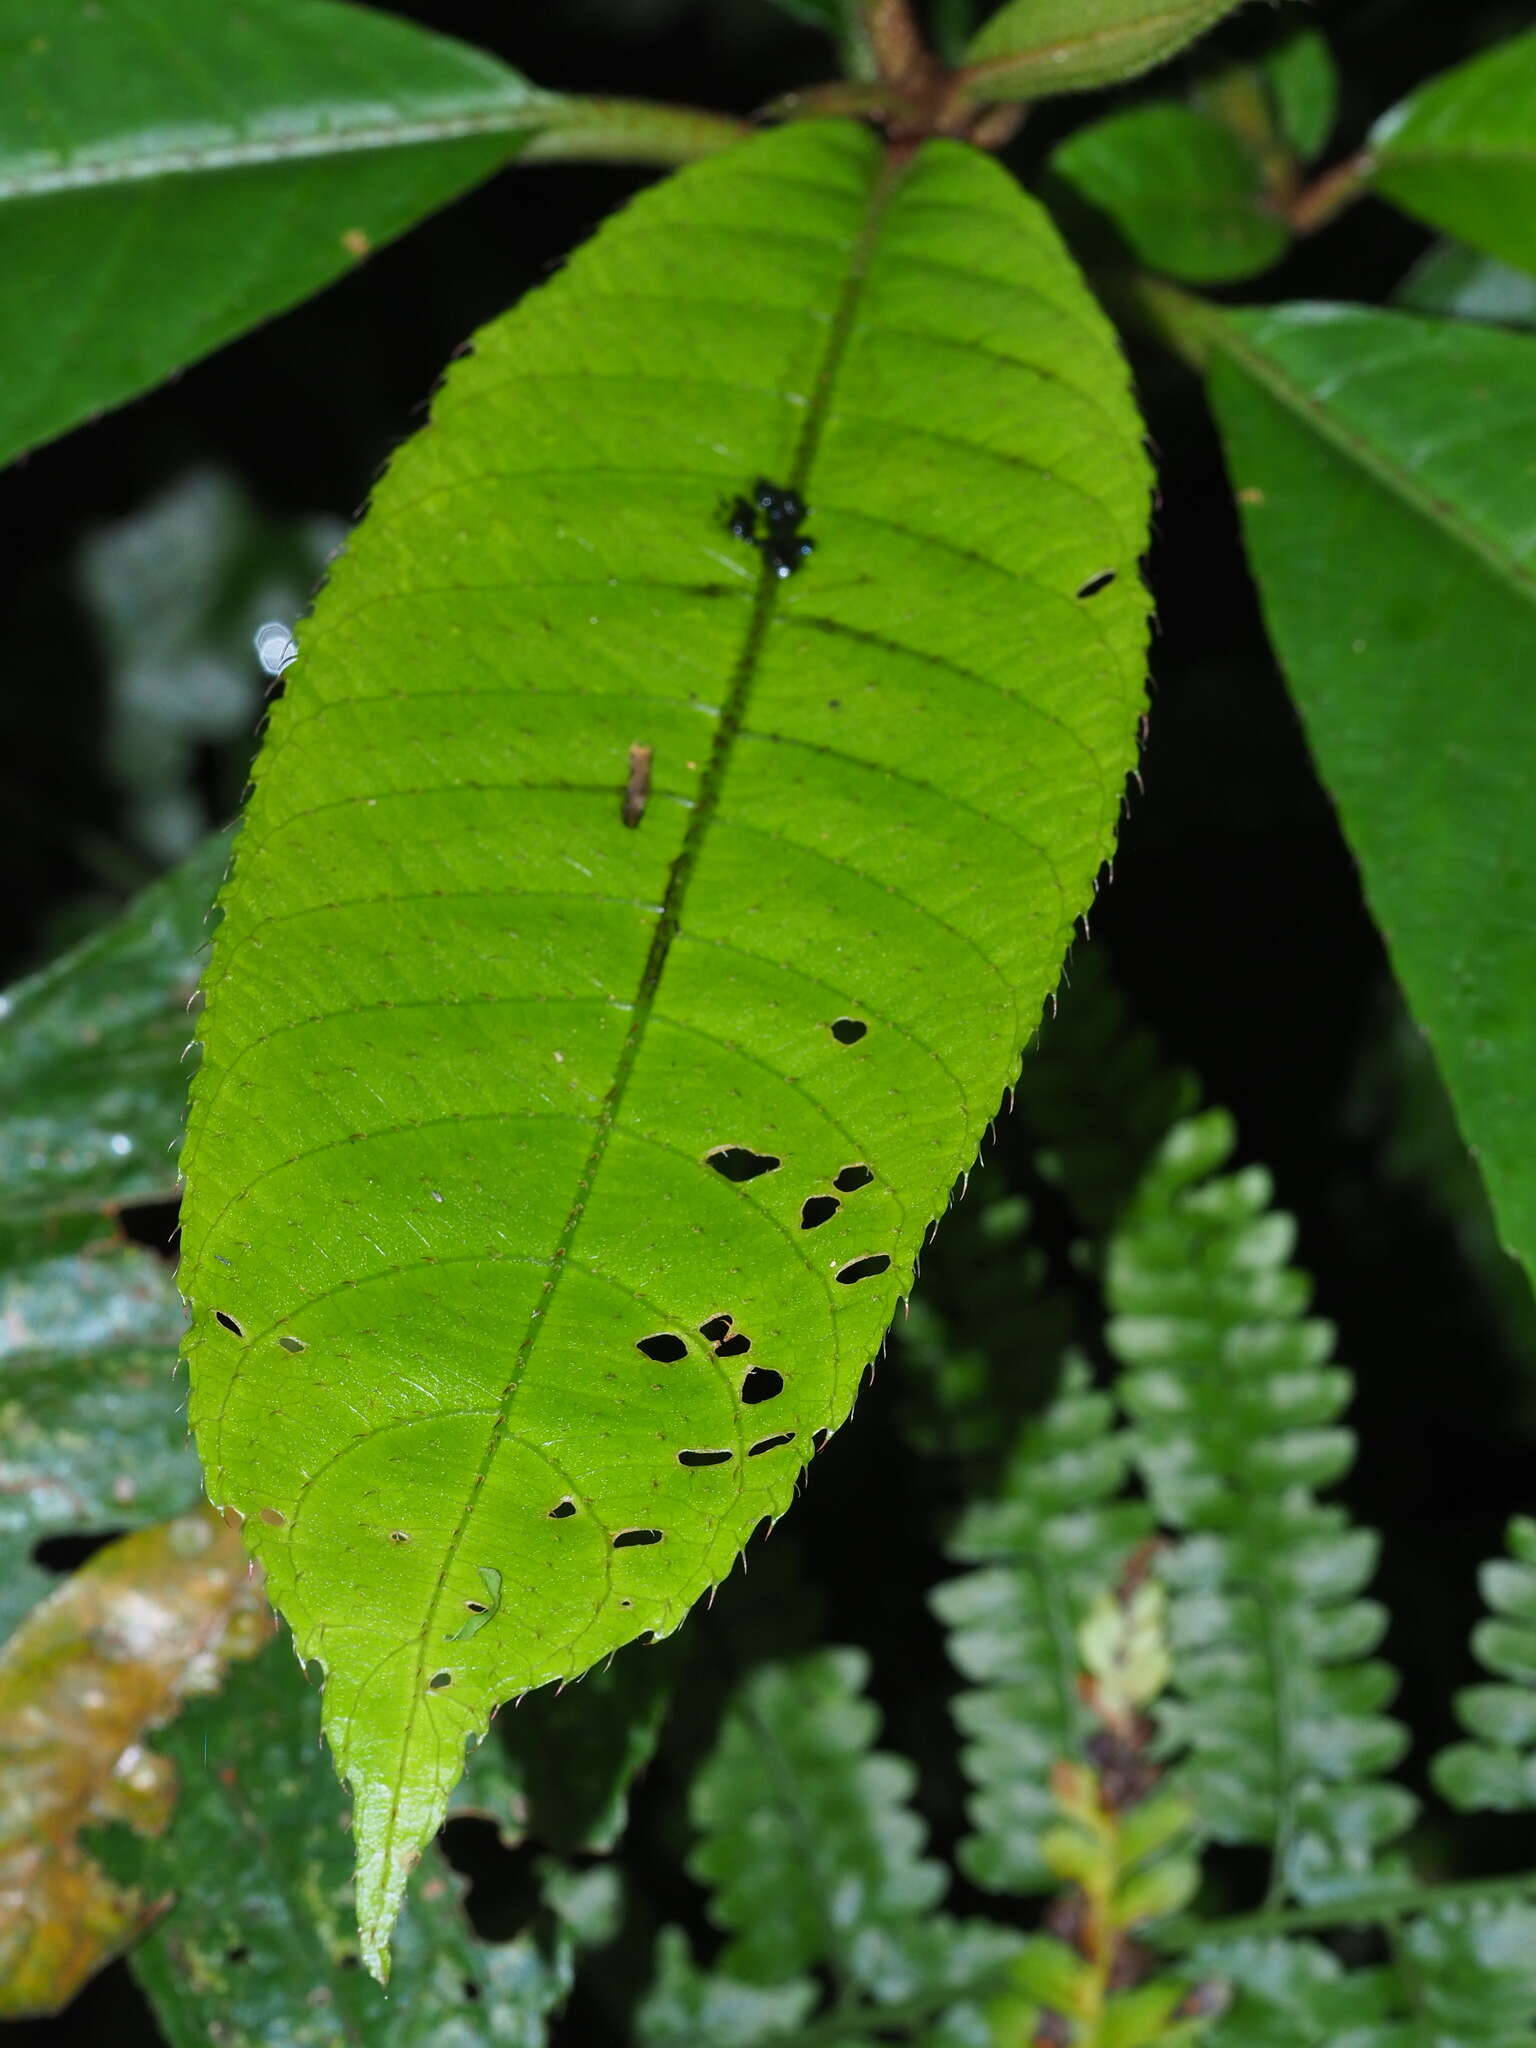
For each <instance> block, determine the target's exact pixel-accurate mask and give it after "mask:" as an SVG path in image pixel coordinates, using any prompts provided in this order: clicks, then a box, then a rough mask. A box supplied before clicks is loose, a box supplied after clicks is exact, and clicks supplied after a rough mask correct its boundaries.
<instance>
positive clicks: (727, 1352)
mask: <svg viewBox="0 0 1536 2048" xmlns="http://www.w3.org/2000/svg"><path fill="white" fill-rule="evenodd" d="M751 1349H752V1339H751V1338H750V1337H749V1336H748V1335H747V1333H746V1331H745V1330H738V1331H737V1332H736V1334H735V1336H734V1337H727V1338H726V1339H725V1341H724V1343H723V1344H717V1345H716V1346H715V1356H716V1358H740V1357H741V1356H742V1355H743V1353H745V1352H748V1351H750V1350H751Z"/></svg>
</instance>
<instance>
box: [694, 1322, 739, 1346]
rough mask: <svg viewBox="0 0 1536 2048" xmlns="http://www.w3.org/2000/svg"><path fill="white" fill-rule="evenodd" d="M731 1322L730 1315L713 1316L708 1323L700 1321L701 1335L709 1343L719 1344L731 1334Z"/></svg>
mask: <svg viewBox="0 0 1536 2048" xmlns="http://www.w3.org/2000/svg"><path fill="white" fill-rule="evenodd" d="M731 1322H732V1318H731V1317H730V1316H724V1315H721V1316H711V1317H710V1319H709V1321H708V1322H707V1323H700V1325H699V1335H700V1336H701V1337H702V1338H704V1339H705V1341H706V1342H707V1343H710V1344H718V1343H720V1342H721V1341H722V1340H723V1339H724V1338H726V1337H729V1335H730V1334H731Z"/></svg>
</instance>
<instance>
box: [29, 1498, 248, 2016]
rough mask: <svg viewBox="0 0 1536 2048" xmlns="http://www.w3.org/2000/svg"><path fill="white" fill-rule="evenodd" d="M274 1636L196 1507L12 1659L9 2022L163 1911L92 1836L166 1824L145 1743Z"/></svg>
mask: <svg viewBox="0 0 1536 2048" xmlns="http://www.w3.org/2000/svg"><path fill="white" fill-rule="evenodd" d="M268 1633H269V1623H268V1609H267V1605H266V1602H265V1601H264V1600H263V1598H262V1596H261V1592H260V1588H259V1585H258V1583H257V1582H256V1581H255V1580H254V1579H253V1577H252V1576H251V1573H250V1571H249V1570H248V1568H247V1562H246V1557H245V1552H244V1550H243V1548H242V1546H241V1543H240V1538H239V1535H238V1534H237V1532H236V1531H235V1530H233V1529H230V1528H226V1527H225V1525H224V1524H223V1523H222V1522H220V1521H219V1520H218V1519H217V1518H216V1517H215V1516H214V1515H212V1514H211V1513H210V1512H208V1511H207V1510H206V1509H198V1510H197V1511H196V1512H195V1513H193V1514H189V1515H181V1516H178V1517H177V1519H176V1520H175V1521H171V1522H162V1523H160V1524H158V1525H157V1526H156V1527H154V1528H151V1529H142V1530H139V1531H138V1532H136V1533H135V1534H134V1535H131V1536H124V1537H121V1538H120V1539H119V1540H118V1541H117V1542H116V1543H111V1544H108V1545H107V1546H106V1547H105V1548H104V1549H102V1550H100V1551H98V1552H97V1553H96V1555H95V1556H94V1557H93V1558H92V1559H91V1560H90V1562H89V1563H88V1564H86V1565H84V1566H83V1567H82V1568H81V1570H79V1571H78V1572H76V1573H75V1574H74V1576H73V1577H72V1578H70V1579H69V1580H67V1581H66V1582H65V1584H64V1585H62V1586H61V1587H60V1588H59V1590H58V1592H56V1593H55V1594H53V1595H52V1596H51V1597H50V1598H49V1599H47V1600H45V1601H44V1602H43V1603H42V1605H41V1606H39V1607H37V1608H35V1609H34V1610H33V1611H32V1613H31V1614H29V1615H28V1616H27V1618H26V1620H25V1621H24V1622H23V1623H22V1624H21V1626H20V1628H18V1629H17V1631H16V1633H15V1634H14V1635H13V1636H12V1637H11V1639H10V1641H9V1642H8V1643H7V1644H6V1645H5V1647H4V1649H3V1650H0V2018H5V2019H16V2018H22V2017H25V2016H28V2015H32V2014H44V2013H51V2012H57V2011H58V2010H59V2009H60V2008H61V2007H62V2006H64V2005H66V2004H67V2003H68V2002H69V2000H70V1999H71V1998H72V1997H73V1996H74V1994H75V1993H76V1991H78V1990H79V1988H80V1986H81V1985H82V1984H83V1983H84V1982H85V1980H86V1978H87V1977H89V1976H90V1975H91V1973H92V1972H93V1971H95V1970H96V1969H98V1968H100V1966H101V1965H102V1963H104V1962H105V1961H107V1959H108V1958H109V1957H110V1956H111V1955H113V1954H114V1953H115V1952H116V1951H117V1950H119V1949H120V1948H122V1947H123V1946H125V1944H126V1943H128V1942H129V1941H131V1940H132V1939H133V1938H134V1937H135V1936H136V1935H137V1934H139V1933H140V1932H141V1931H142V1930H143V1928H144V1927H145V1926H146V1924H147V1923H148V1921H149V1920H150V1919H151V1918H152V1917H153V1914H154V1911H155V1907H154V1904H153V1903H152V1902H148V1901H146V1900H144V1899H143V1898H141V1897H140V1896H139V1895H138V1894H137V1893H135V1892H131V1891H126V1890H124V1889H123V1888H122V1887H120V1886H118V1885H116V1884H114V1883H113V1882H112V1880H111V1879H110V1878H109V1877H108V1876H107V1874H106V1872H105V1871H104V1870H103V1869H102V1868H101V1866H100V1865H99V1864H98V1863H96V1862H94V1861H93V1860H92V1858H91V1857H90V1856H88V1855H87V1854H86V1851H85V1849H84V1847H83V1845H82V1844H81V1841H80V1839H79V1836H80V1830H81V1829H82V1828H83V1827H86V1826H87V1825H90V1824H93V1823H96V1824H99V1823H101V1822H105V1821H126V1822H127V1823H128V1825H129V1826H130V1827H133V1828H136V1829H138V1831H139V1832H140V1833H141V1834H156V1833H158V1832H159V1831H160V1830H161V1829H162V1828H163V1827H164V1826H165V1824H166V1822H167V1821H168V1820H169V1818H170V1814H171V1808H172V1806H173V1805H174V1803H175V1797H176V1778H175V1772H174V1771H173V1770H172V1768H171V1766H170V1765H169V1764H168V1763H167V1762H166V1761H165V1759H164V1758H163V1757H160V1756H157V1755H156V1754H155V1753H154V1752H153V1751H152V1750H150V1749H149V1748H148V1747H147V1746H146V1743H145V1737H146V1736H147V1735H148V1734H149V1732H150V1730H151V1729H154V1728H158V1727H160V1726H162V1725H163V1723H165V1722H166V1721H169V1720H170V1719H171V1718H172V1717H173V1716H174V1715H175V1714H176V1712H177V1711H178V1709H179V1707H180V1705H181V1702H182V1701H183V1700H184V1699H185V1698H186V1697H187V1696H188V1695H189V1694H191V1693H197V1692H212V1691H215V1690H216V1689H217V1687H218V1684H219V1681H220V1679H221V1677H222V1675H223V1667H224V1664H225V1662H226V1660H227V1659H229V1658H231V1657H248V1656H250V1655H251V1654H252V1653H253V1652H254V1651H255V1650H257V1649H258V1648H259V1647H260V1646H261V1644H262V1643H263V1642H264V1641H265V1640H266V1638H267V1635H268Z"/></svg>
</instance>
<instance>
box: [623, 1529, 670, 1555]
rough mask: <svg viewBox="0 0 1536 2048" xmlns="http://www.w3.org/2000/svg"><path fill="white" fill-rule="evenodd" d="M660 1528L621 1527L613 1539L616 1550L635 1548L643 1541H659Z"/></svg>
mask: <svg viewBox="0 0 1536 2048" xmlns="http://www.w3.org/2000/svg"><path fill="white" fill-rule="evenodd" d="M660 1541H661V1531H660V1530H659V1529H621V1530H620V1531H619V1533H618V1535H617V1536H615V1537H614V1539H613V1547H614V1549H615V1550H633V1549H635V1548H636V1546H637V1545H638V1544H641V1543H659V1542H660Z"/></svg>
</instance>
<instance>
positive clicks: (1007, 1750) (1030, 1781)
mask: <svg viewBox="0 0 1536 2048" xmlns="http://www.w3.org/2000/svg"><path fill="white" fill-rule="evenodd" d="M1129 1464H1130V1449H1129V1442H1128V1439H1127V1437H1126V1434H1125V1432H1124V1431H1123V1430H1121V1429H1119V1428H1117V1426H1116V1422H1115V1409H1114V1403H1113V1402H1112V1401H1111V1399H1110V1398H1109V1397H1108V1396H1107V1395H1105V1394H1099V1393H1095V1392H1094V1391H1093V1390H1092V1388H1091V1386H1090V1383H1089V1377H1088V1369H1087V1366H1086V1365H1085V1364H1084V1363H1083V1362H1082V1361H1081V1360H1079V1359H1071V1360H1069V1361H1068V1364H1067V1366H1066V1370H1065V1372H1064V1374H1063V1378H1062V1386H1061V1391H1060V1393H1059V1394H1058V1395H1057V1397H1056V1399H1055V1401H1054V1402H1053V1403H1052V1404H1051V1406H1050V1407H1049V1408H1048V1409H1047V1410H1046V1412H1045V1414H1044V1415H1042V1416H1041V1417H1040V1419H1039V1421H1038V1422H1036V1423H1035V1424H1034V1425H1033V1426H1032V1427H1031V1428H1030V1429H1029V1430H1027V1431H1026V1432H1025V1434H1024V1436H1023V1438H1022V1440H1021V1442H1020V1445H1019V1448H1018V1450H1017V1452H1016V1453H1015V1456H1014V1458H1013V1461H1012V1466H1011V1469H1010V1471H1009V1473H1008V1476H1007V1480H1006V1482H1005V1485H1004V1488H1003V1493H1002V1497H1001V1498H1000V1499H998V1500H997V1501H989V1502H985V1503H982V1504H979V1505H977V1506H975V1507H973V1508H972V1509H971V1510H970V1511H969V1513H968V1514H967V1515H966V1516H965V1518H964V1520H963V1521H962V1523H961V1524H960V1526H959V1528H958V1529H957V1531H956V1533H955V1535H954V1537H953V1538H952V1540H951V1542H950V1543H949V1545H948V1552H949V1555H950V1557H951V1558H952V1559H953V1560H954V1561H955V1562H956V1563H964V1564H969V1565H974V1566H977V1567H979V1568H978V1569H976V1570H973V1571H968V1572H966V1573H965V1574H964V1576H963V1577H960V1578H957V1579H951V1580H949V1581H948V1582H947V1583H946V1584H945V1585H942V1586H939V1587H938V1588H937V1589H936V1590H935V1591H934V1593H933V1594H932V1595H931V1596H930V1598H931V1604H932V1607H933V1610H934V1612H935V1613H936V1614H937V1615H938V1617H939V1619H940V1620H941V1621H942V1622H943V1623H944V1625H945V1626H946V1628H947V1629H948V1630H949V1653H950V1657H951V1659H952V1660H953V1662H954V1664H955V1665H956V1667H957V1668H958V1669H959V1670H960V1671H961V1672H962V1673H963V1674H964V1676H965V1677H966V1678H968V1679H969V1680H970V1681H971V1689H970V1690H969V1691H967V1692H964V1693H962V1694H961V1696H960V1698H959V1699H958V1700H957V1701H956V1703H955V1719H956V1721H957V1722H958V1724H959V1726H960V1729H961V1732H962V1734H963V1735H964V1736H965V1738H966V1744H965V1748H964V1751H963V1753H962V1758H961V1761H962V1764H963V1766H964V1768H965V1771H966V1774H967V1776H968V1777H969V1778H970V1780H971V1783H972V1785H973V1787H974V1788H975V1789H974V1792H973V1795H972V1798H971V1801H970V1805H969V1814H970V1820H971V1825H972V1828H973V1830H974V1832H973V1833H972V1834H971V1835H970V1836H969V1838H968V1839H967V1840H966V1841H965V1842H964V1843H963V1844H962V1845H961V1850H960V1860H961V1863H962V1865H963V1867H964V1869H965V1870H966V1872H967V1874H968V1875H969V1876H971V1877H973V1878H974V1879H975V1880H976V1882H977V1883H978V1884H982V1885H986V1886H987V1887H988V1888H989V1889H991V1890H994V1891H1007V1892H1025V1893H1027V1892H1038V1891H1046V1890H1050V1889H1052V1888H1053V1887H1054V1886H1055V1884H1056V1883H1057V1882H1058V1880H1057V1878H1056V1877H1055V1876H1053V1874H1052V1872H1051V1870H1050V1868H1049V1866H1048V1864H1047V1863H1046V1861H1045V1859H1044V1857H1043V1855H1042V1852H1041V1837H1042V1835H1043V1833H1044V1831H1045V1830H1046V1829H1048V1828H1049V1827H1050V1826H1051V1825H1052V1824H1053V1822H1054V1820H1055V1818H1056V1805H1055V1801H1054V1799H1053V1797H1052V1793H1051V1787H1050V1773H1051V1767H1052V1766H1053V1765H1054V1764H1055V1763H1056V1762H1057V1761H1058V1760H1059V1759H1060V1758H1062V1757H1073V1756H1077V1755H1078V1754H1080V1752H1081V1750H1082V1748H1083V1745H1084V1743H1085V1741H1086V1740H1087V1738H1088V1736H1089V1734H1090V1733H1091V1729H1092V1722H1091V1717H1090V1716H1089V1714H1088V1712H1087V1709H1086V1707H1085V1706H1084V1704H1083V1701H1082V1699H1081V1697H1080V1694H1079V1691H1078V1668H1079V1652H1078V1642H1077V1634H1078V1630H1079V1628H1080V1627H1081V1625H1082V1623H1083V1621H1084V1619H1085V1617H1086V1616H1087V1614H1088V1612H1089V1609H1090V1608H1091V1606H1092V1605H1093V1603H1094V1601H1095V1599H1097V1598H1098V1597H1099V1596H1100V1595H1101V1594H1103V1593H1105V1592H1107V1591H1108V1590H1109V1589H1110V1588H1111V1587H1112V1586H1113V1585H1114V1583H1115V1581H1116V1579H1117V1578H1118V1576H1119V1574H1120V1570H1121V1567H1122V1566H1123V1565H1124V1563H1125V1560H1126V1558H1127V1557H1128V1556H1129V1554H1130V1553H1131V1551H1132V1550H1133V1549H1134V1548H1135V1547H1136V1545H1137V1544H1138V1543H1139V1542H1141V1541H1142V1540H1143V1539H1144V1538H1145V1537H1146V1536H1147V1535H1148V1533H1149V1532H1150V1529H1151V1518H1150V1516H1149V1514H1148V1513H1147V1510H1146V1509H1145V1507H1143V1506H1142V1505H1141V1504H1140V1503H1139V1502H1135V1501H1129V1500H1126V1499H1123V1498H1122V1494H1123V1490H1124V1487H1125V1481H1126V1477H1127V1473H1128V1470H1129Z"/></svg>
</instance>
